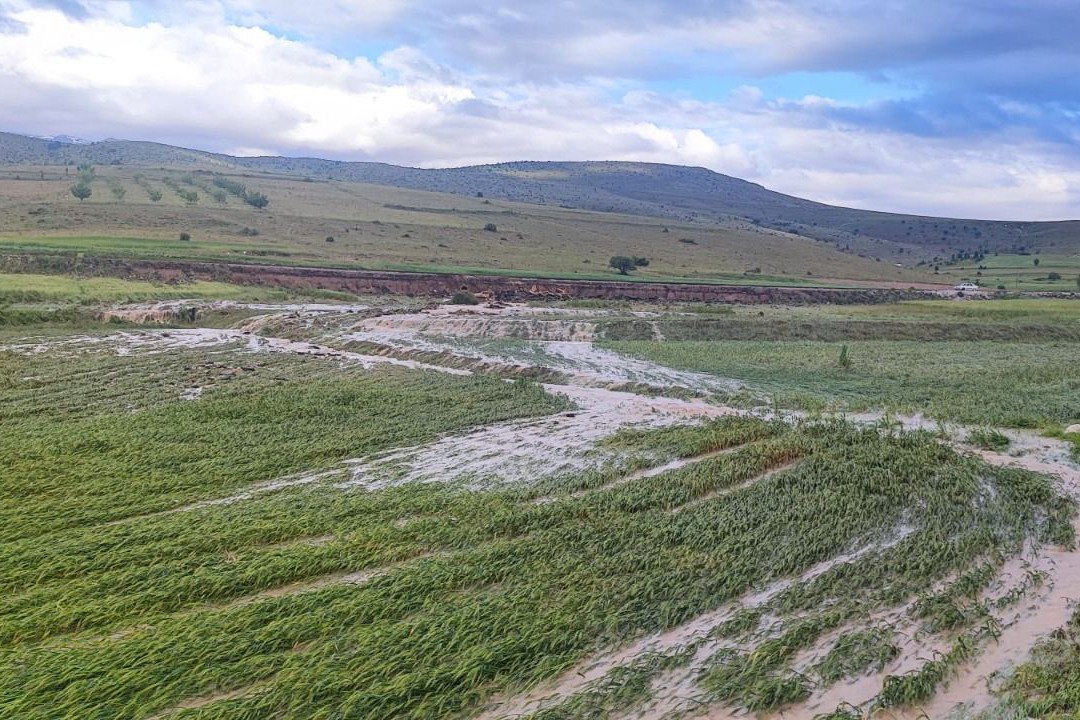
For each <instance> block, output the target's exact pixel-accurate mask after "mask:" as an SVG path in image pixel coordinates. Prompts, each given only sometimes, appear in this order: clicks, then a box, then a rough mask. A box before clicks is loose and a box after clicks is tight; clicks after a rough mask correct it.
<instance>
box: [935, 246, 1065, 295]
mask: <svg viewBox="0 0 1080 720" xmlns="http://www.w3.org/2000/svg"><path fill="white" fill-rule="evenodd" d="M1036 260H1038V262H1039V264H1038V265H1036V264H1035V261H1036ZM979 265H983V266H984V269H982V270H979V268H978V266H979ZM980 272H981V273H982V274H981V276H980V275H979V274H978V273H980ZM1050 273H1057V274H1058V275H1060V276H1061V278H1060V279H1059V280H1051V279H1050V278H1049V275H1050ZM1077 276H1080V255H1076V254H1069V255H1053V254H1045V253H1041V254H1039V255H1007V254H1003V255H991V256H988V257H986V258H985V259H984V260H983V261H982V262H981V263H973V262H972V261H965V262H961V263H958V264H957V265H947V266H946V265H943V266H941V275H940V276H939V277H945V278H949V279H951V280H953V281H956V282H959V281H960V280H970V281H971V282H977V283H978V284H979V285H980V286H981V287H983V288H984V289H987V290H995V289H996V288H997V287H998V286H999V285H1003V286H1004V287H1005V289H1006V290H1007V291H1009V292H1015V291H1030V292H1080V288H1078V287H1077V284H1076V278H1077Z"/></svg>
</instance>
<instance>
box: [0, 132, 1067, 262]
mask: <svg viewBox="0 0 1080 720" xmlns="http://www.w3.org/2000/svg"><path fill="white" fill-rule="evenodd" d="M84 162H88V163H93V164H96V165H125V166H142V167H163V168H164V167H169V168H178V169H210V170H215V169H217V170H229V169H232V170H238V171H246V172H251V173H274V174H286V175H292V176H298V177H301V178H309V179H321V180H341V181H349V182H361V183H371V184H377V185H387V186H392V187H398V188H407V189H412V190H426V191H432V192H440V193H450V194H456V195H468V196H473V197H476V196H479V195H482V196H483V197H485V198H490V199H501V200H510V201H516V202H524V203H531V204H541V205H555V206H560V207H563V208H575V209H582V210H592V211H601V212H614V213H623V214H631V215H642V216H648V217H656V218H664V219H666V220H671V221H678V222H680V223H692V224H700V225H712V226H734V227H743V226H744V225H745V223H752V224H754V225H758V226H762V227H767V228H772V229H776V230H782V231H785V232H789V233H793V234H795V235H800V236H803V237H806V238H811V239H813V240H816V241H819V242H824V243H829V244H830V245H833V246H834V247H835V248H837V249H840V250H844V251H846V252H850V253H852V254H857V255H866V256H869V257H880V258H882V259H890V260H896V259H908V258H917V259H921V260H925V261H933V260H934V259H935V258H941V259H948V258H949V257H951V256H953V255H955V254H964V253H968V254H971V253H976V252H979V251H983V252H1011V253H1016V252H1020V253H1027V252H1033V251H1036V250H1038V251H1048V252H1051V253H1054V254H1063V253H1071V252H1076V251H1077V250H1080V222H1078V221H1063V222H1001V221H987V220H972V219H948V218H933V217H921V216H912V215H899V214H893V213H881V212H873V211H867V210H857V209H851V208H842V207H834V206H830V205H825V204H822V203H817V202H813V201H810V200H804V199H801V198H797V197H792V196H790V195H784V194H782V193H777V192H773V191H771V190H768V189H766V188H764V187H762V186H760V185H756V184H754V183H750V182H747V181H745V180H740V179H738V178H734V177H729V176H727V175H722V174H719V173H716V172H713V171H711V170H707V169H704V168H690V167H680V166H674V165H657V164H648V163H627V162H515V163H503V164H498V165H484V166H475V167H462V168H446V169H430V170H424V169H417V168H406V167H398V166H394V165H387V164H383V163H370V162H342V161H334V160H320V159H315V158H284V157H231V156H228V155H220V154H214V153H207V152H202V151H198V150H188V149H184V148H176V147H172V146H169V145H161V144H157V143H149V142H133V141H119V140H109V141H103V142H97V143H89V144H65V143H61V142H58V141H55V140H54V141H49V140H42V139H37V138H28V137H24V136H19V135H12V134H7V133H0V165H23V166H26V165H31V166H33V165H64V164H79V163H84ZM905 256H906V257H905ZM905 264H907V263H905Z"/></svg>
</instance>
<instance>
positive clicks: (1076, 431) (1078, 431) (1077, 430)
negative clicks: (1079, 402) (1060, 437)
mask: <svg viewBox="0 0 1080 720" xmlns="http://www.w3.org/2000/svg"><path fill="white" fill-rule="evenodd" d="M1065 434H1066V435H1080V423H1077V424H1075V425H1070V426H1069V427H1067V428H1065Z"/></svg>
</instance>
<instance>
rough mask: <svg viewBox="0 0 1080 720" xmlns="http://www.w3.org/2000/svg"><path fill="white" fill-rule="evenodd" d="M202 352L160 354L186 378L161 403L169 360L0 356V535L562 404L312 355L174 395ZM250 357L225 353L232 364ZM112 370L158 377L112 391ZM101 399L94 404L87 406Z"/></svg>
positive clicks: (80, 521)
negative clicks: (354, 368) (185, 397)
mask: <svg viewBox="0 0 1080 720" xmlns="http://www.w3.org/2000/svg"><path fill="white" fill-rule="evenodd" d="M205 357H206V356H203V355H200V354H199V353H193V352H181V353H179V354H178V355H177V356H176V357H175V359H172V360H171V362H172V363H174V365H173V370H174V372H177V373H178V374H180V373H183V374H185V375H187V377H185V378H176V379H175V380H173V382H172V383H170V384H171V385H173V388H172V389H173V393H174V394H173V395H172V401H171V402H164V397H165V395H164V394H163V393H162V392H161V388H160V386H159V384H160V383H162V379H163V377H164V376H167V366H166V365H165V364H164V363H159V362H158V360H157V358H154V357H149V358H142V359H140V360H138V361H131V360H128V359H126V358H122V357H115V356H109V355H105V356H99V355H94V356H89V357H86V356H84V357H82V358H79V359H77V360H73V359H70V358H67V359H64V360H62V361H61V360H51V361H49V360H41V359H26V358H23V357H20V356H15V355H12V354H11V353H4V354H2V355H0V377H2V378H3V380H2V381H0V383H2V386H3V387H4V388H5V391H4V402H3V404H2V406H0V422H2V423H3V426H4V433H3V435H2V437H0V465H2V466H3V468H4V476H5V477H6V478H7V480H6V481H5V483H4V485H3V487H2V488H0V499H2V502H0V528H2V530H0V539H9V540H10V539H16V538H20V537H32V536H36V535H41V534H45V533H49V532H53V531H55V530H58V529H61V528H70V527H79V526H83V525H88V524H95V523H100V522H105V521H109V520H115V519H119V518H123V517H127V516H130V515H134V514H142V513H150V512H154V511H157V510H162V509H166V508H169V507H175V506H177V505H182V504H184V503H187V502H192V501H195V500H198V499H201V498H205V497H212V496H214V495H218V494H220V493H222V492H227V491H228V490H230V489H232V488H236V487H239V486H242V485H244V484H250V483H252V482H256V481H260V480H271V479H274V478H276V477H279V476H282V475H286V474H289V473H293V472H297V471H301V470H309V471H310V470H317V469H319V468H325V467H328V466H331V465H333V464H334V463H336V462H338V461H340V460H344V459H346V458H350V457H361V456H364V455H367V454H370V453H373V452H376V451H379V450H385V449H387V448H391V447H397V446H401V445H410V444H415V443H419V442H424V441H426V440H431V439H433V438H434V437H436V436H437V435H439V434H440V433H443V432H447V431H451V430H456V429H461V428H465V427H470V426H475V425H479V424H484V423H489V422H493V421H497V420H503V419H508V418H512V417H520V416H522V415H528V414H542V413H546V412H554V411H557V410H559V409H562V408H564V407H565V403H564V402H563V401H561V400H557V399H555V398H553V397H550V396H547V395H545V394H544V393H543V392H542V391H541V390H540V388H539V386H537V385H530V384H525V383H518V384H506V383H503V382H500V381H498V380H496V379H493V378H479V377H477V378H461V377H448V376H444V375H442V374H438V373H415V372H413V373H410V372H402V371H400V370H394V369H380V370H376V371H372V372H366V373H361V374H359V375H354V374H351V373H348V372H343V371H341V370H339V369H338V368H337V367H336V365H335V364H334V363H333V362H320V361H319V360H318V359H315V358H312V359H309V360H300V361H298V360H293V361H290V362H287V363H284V366H283V367H281V369H276V368H275V365H278V364H281V361H276V362H275V363H274V365H270V366H267V367H265V368H262V369H261V370H260V369H258V368H252V372H251V373H250V374H251V375H261V376H262V379H263V380H264V382H265V383H266V384H262V383H257V382H255V381H254V378H252V379H249V380H248V381H247V382H245V383H242V384H239V385H232V384H222V385H219V386H218V387H216V388H215V387H212V388H211V390H210V392H208V393H207V394H206V396H204V397H203V398H202V399H200V400H199V401H197V402H184V401H181V400H180V399H179V397H180V394H181V391H182V388H183V387H187V386H191V385H194V384H198V385H199V386H202V384H201V383H202V382H204V380H205V379H210V380H211V381H212V380H213V379H214V374H213V373H212V372H211V373H209V374H208V378H202V377H199V373H198V371H197V370H196V371H194V372H192V371H191V370H188V369H187V368H188V367H189V364H191V363H196V364H197V362H198V360H199V359H200V358H205ZM215 360H216V358H215ZM253 360H254V359H253V358H251V357H250V356H249V357H236V358H234V359H233V362H234V363H236V365H235V366H234V367H238V366H245V365H249V364H250V363H251V362H253ZM203 362H204V363H205V362H206V361H205V360H204V361H203ZM218 362H220V361H218ZM120 373H135V374H137V376H138V375H147V376H150V377H152V378H154V381H155V382H152V383H150V384H149V387H146V386H142V384H141V382H140V383H137V384H135V385H134V386H132V385H128V386H127V388H124V389H121V388H119V387H117V386H118V385H121V387H122V386H123V383H122V382H121V381H120V378H119V377H118V375H119V374H120ZM217 375H218V376H220V375H221V373H220V372H218V373H217ZM27 377H29V378H32V379H29V380H27V379H25V378H27ZM279 377H285V378H287V379H289V378H291V379H292V380H293V381H292V382H283V381H280V380H277V379H276V378H279ZM301 378H306V379H305V381H304V382H299V380H300V379H301ZM73 381H74V382H73ZM267 381H268V382H267ZM99 383H100V385H99ZM177 385H180V387H177ZM99 397H100V398H102V402H103V405H98V404H96V399H97V398H99ZM95 407H96V408H97V409H98V412H93V413H91V412H90V408H95ZM133 412H134V414H132V413H133Z"/></svg>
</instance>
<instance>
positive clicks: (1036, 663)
mask: <svg viewBox="0 0 1080 720" xmlns="http://www.w3.org/2000/svg"><path fill="white" fill-rule="evenodd" d="M1002 700H1003V703H1004V705H1005V707H1008V708H1011V709H1013V710H1014V711H1015V713H1016V717H1037V718H1048V719H1049V720H1065V719H1066V718H1075V717H1076V716H1077V714H1078V713H1080V613H1077V614H1076V615H1074V616H1073V618H1072V620H1071V621H1070V622H1069V624H1068V625H1067V626H1066V627H1064V628H1061V629H1060V630H1056V631H1055V632H1054V633H1053V635H1051V636H1050V637H1048V638H1046V639H1045V640H1043V641H1042V642H1040V643H1039V644H1038V645H1037V646H1036V647H1035V650H1034V651H1033V652H1032V655H1031V658H1030V660H1028V662H1026V663H1024V664H1022V665H1020V666H1019V667H1018V668H1016V671H1015V672H1014V673H1013V674H1012V675H1011V676H1010V677H1009V678H1008V679H1007V680H1006V682H1005V684H1004V687H1003V688H1002Z"/></svg>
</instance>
